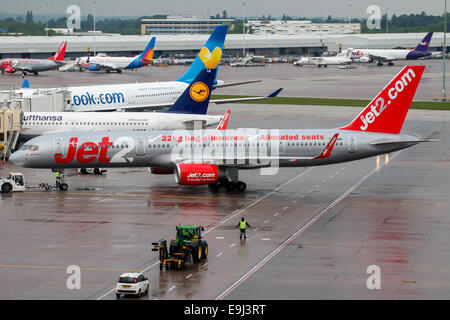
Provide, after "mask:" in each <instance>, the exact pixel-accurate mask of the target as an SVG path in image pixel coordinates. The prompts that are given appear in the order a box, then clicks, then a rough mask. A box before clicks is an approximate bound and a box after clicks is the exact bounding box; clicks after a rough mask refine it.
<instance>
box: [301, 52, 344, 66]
mask: <svg viewBox="0 0 450 320" xmlns="http://www.w3.org/2000/svg"><path fill="white" fill-rule="evenodd" d="M350 57H351V51H346V52H342V53H339V54H337V55H336V56H331V57H301V58H300V60H297V61H295V62H294V66H299V67H302V66H303V65H314V66H317V67H321V66H323V67H325V68H326V67H327V66H328V65H339V66H348V65H350V64H351V63H352V59H350Z"/></svg>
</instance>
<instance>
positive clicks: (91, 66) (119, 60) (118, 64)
mask: <svg viewBox="0 0 450 320" xmlns="http://www.w3.org/2000/svg"><path fill="white" fill-rule="evenodd" d="M155 42H156V37H152V38H151V40H150V42H149V43H148V44H147V46H146V47H145V49H144V51H142V53H141V54H139V55H137V56H135V57H108V56H106V55H97V56H95V57H91V56H87V57H80V58H77V59H76V66H77V67H78V68H81V69H83V68H85V69H88V70H90V71H100V70H105V71H106V72H110V71H117V73H121V72H122V70H128V69H137V68H141V67H145V66H147V65H149V64H151V63H152V62H153V52H154V49H155Z"/></svg>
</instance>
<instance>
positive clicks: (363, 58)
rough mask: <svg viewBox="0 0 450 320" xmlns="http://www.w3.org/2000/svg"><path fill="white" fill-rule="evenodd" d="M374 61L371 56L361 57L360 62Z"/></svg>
mask: <svg viewBox="0 0 450 320" xmlns="http://www.w3.org/2000/svg"><path fill="white" fill-rule="evenodd" d="M372 61H373V59H372V58H370V57H360V58H359V62H362V63H369V62H372Z"/></svg>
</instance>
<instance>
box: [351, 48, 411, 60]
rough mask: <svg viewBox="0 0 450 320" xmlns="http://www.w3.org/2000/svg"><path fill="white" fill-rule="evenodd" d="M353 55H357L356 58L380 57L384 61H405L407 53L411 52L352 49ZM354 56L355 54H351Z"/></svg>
mask: <svg viewBox="0 0 450 320" xmlns="http://www.w3.org/2000/svg"><path fill="white" fill-rule="evenodd" d="M353 52H354V53H357V55H356V57H357V56H373V57H380V58H383V59H384V60H386V61H392V60H406V57H407V56H408V53H410V52H411V50H406V49H354V51H353ZM353 55H355V54H353Z"/></svg>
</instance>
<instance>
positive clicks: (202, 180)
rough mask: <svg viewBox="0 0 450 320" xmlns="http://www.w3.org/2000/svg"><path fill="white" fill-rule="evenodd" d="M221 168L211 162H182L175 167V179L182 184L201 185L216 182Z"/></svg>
mask: <svg viewBox="0 0 450 320" xmlns="http://www.w3.org/2000/svg"><path fill="white" fill-rule="evenodd" d="M218 180H219V168H218V167H217V166H216V165H213V164H209V163H180V164H177V166H176V169H175V181H176V182H177V183H178V184H181V185H190V186H199V185H204V184H211V183H216V182H217V181H218Z"/></svg>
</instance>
